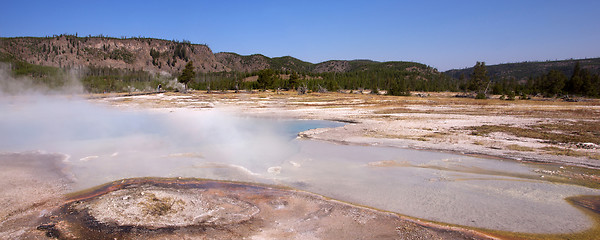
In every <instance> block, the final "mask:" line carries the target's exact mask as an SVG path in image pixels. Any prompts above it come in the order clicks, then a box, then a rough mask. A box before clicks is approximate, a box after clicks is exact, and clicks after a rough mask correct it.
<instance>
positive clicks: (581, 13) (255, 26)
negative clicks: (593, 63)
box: [0, 0, 600, 71]
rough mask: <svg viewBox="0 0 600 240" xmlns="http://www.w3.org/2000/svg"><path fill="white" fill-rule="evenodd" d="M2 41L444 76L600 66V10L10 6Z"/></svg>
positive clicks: (564, 6) (413, 4) (425, 5)
mask: <svg viewBox="0 0 600 240" xmlns="http://www.w3.org/2000/svg"><path fill="white" fill-rule="evenodd" d="M1 5H2V8H0V36H2V37H14V36H52V35H54V34H61V33H70V34H74V33H78V34H79V36H86V35H89V34H91V35H99V34H103V35H107V36H113V37H121V36H127V37H131V36H136V37H137V36H144V37H153V38H162V39H169V40H171V39H176V40H182V39H186V40H190V41H191V42H193V43H202V44H208V46H209V47H210V48H211V49H212V50H213V52H215V53H216V52H223V51H225V52H236V53H239V54H242V55H248V54H254V53H261V54H264V55H266V56H269V57H279V56H286V55H290V56H293V57H296V58H299V59H302V60H304V61H309V62H313V63H317V62H322V61H326V60H331V59H345V60H351V59H372V60H376V61H416V62H421V63H424V64H427V65H430V66H433V67H436V68H438V69H439V70H442V71H444V70H448V69H452V68H464V67H470V66H473V65H475V62H476V61H485V62H486V63H487V64H488V65H490V64H498V63H506V62H521V61H536V60H539V61H544V60H556V59H568V58H591V57H600V44H599V43H600V11H599V10H600V1H597V0H593V1H585V0H580V1H566V0H564V1H553V0H544V1H541V0H540V1H537V0H521V1H510V0H502V1H500V0H473V1H466V0H465V1H458V0H457V1H449V0H447V1H441V0H440V1H433V0H431V1H416V0H412V1H379V0H370V1H367V0H365V1H351V0H350V1H260V0H258V1H150V0H149V1H124V0H122V1H81V0H79V1H25V0H24V1H5V2H3V3H2V4H1Z"/></svg>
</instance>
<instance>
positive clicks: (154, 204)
mask: <svg viewBox="0 0 600 240" xmlns="http://www.w3.org/2000/svg"><path fill="white" fill-rule="evenodd" d="M144 200H145V201H144V202H141V203H140V204H141V205H142V207H143V209H144V212H146V213H147V214H149V215H152V216H162V215H166V214H169V213H174V212H176V209H175V208H174V206H175V205H176V204H180V203H181V200H178V201H175V200H173V199H172V198H170V197H164V198H158V197H156V195H154V194H152V193H148V194H147V195H146V197H145V199H144Z"/></svg>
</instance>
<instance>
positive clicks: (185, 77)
mask: <svg viewBox="0 0 600 240" xmlns="http://www.w3.org/2000/svg"><path fill="white" fill-rule="evenodd" d="M195 76H196V72H194V63H193V61H189V62H188V63H187V64H186V65H185V68H184V69H183V71H182V72H181V76H179V78H178V79H177V80H178V81H179V82H180V83H183V85H184V86H185V88H184V90H186V91H187V85H188V83H189V82H190V81H191V80H192V79H194V77H195Z"/></svg>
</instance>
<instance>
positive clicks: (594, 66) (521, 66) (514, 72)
mask: <svg viewBox="0 0 600 240" xmlns="http://www.w3.org/2000/svg"><path fill="white" fill-rule="evenodd" d="M577 62H579V64H580V65H581V68H583V69H588V70H589V71H590V72H591V73H596V74H598V73H600V58H589V59H569V60H561V61H546V62H521V63H506V64H498V65H488V66H486V69H487V71H488V74H489V75H490V77H491V78H492V79H510V78H515V79H517V80H526V79H527V78H529V77H537V76H540V75H543V74H546V73H547V72H549V71H550V70H559V71H561V72H563V73H564V74H565V75H566V76H571V75H572V74H573V69H574V67H575V64H576V63H577ZM471 73H473V68H465V69H453V70H449V71H446V72H445V74H446V75H448V76H450V77H453V78H456V79H458V78H460V75H461V74H464V76H465V77H466V78H469V75H470V74H471Z"/></svg>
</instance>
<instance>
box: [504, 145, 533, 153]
mask: <svg viewBox="0 0 600 240" xmlns="http://www.w3.org/2000/svg"><path fill="white" fill-rule="evenodd" d="M506 149H508V150H513V151H521V152H533V151H534V150H535V149H533V148H530V147H525V146H521V145H518V144H511V145H508V146H506Z"/></svg>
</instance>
